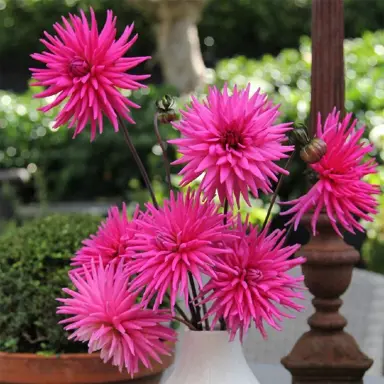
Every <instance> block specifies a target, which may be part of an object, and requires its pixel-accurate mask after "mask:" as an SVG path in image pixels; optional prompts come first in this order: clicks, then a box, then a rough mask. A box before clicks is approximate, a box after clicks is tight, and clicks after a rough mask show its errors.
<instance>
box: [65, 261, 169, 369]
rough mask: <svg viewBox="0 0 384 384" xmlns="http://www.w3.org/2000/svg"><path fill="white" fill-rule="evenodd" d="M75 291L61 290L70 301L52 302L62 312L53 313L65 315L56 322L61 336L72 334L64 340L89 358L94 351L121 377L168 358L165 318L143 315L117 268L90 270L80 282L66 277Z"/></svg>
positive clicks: (160, 312) (151, 313) (157, 314)
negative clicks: (84, 348) (79, 345)
mask: <svg viewBox="0 0 384 384" xmlns="http://www.w3.org/2000/svg"><path fill="white" fill-rule="evenodd" d="M70 277H71V280H72V282H73V284H74V286H75V287H76V291H73V290H71V289H68V288H64V289H63V291H64V292H65V293H67V294H68V295H69V296H71V297H70V298H65V299H57V300H58V301H60V302H61V303H63V305H62V306H59V307H58V310H57V313H58V314H63V315H69V316H70V317H68V318H66V319H64V320H61V321H60V324H66V326H65V328H64V329H65V330H67V331H74V332H73V333H72V334H71V335H70V336H69V339H74V340H76V341H82V342H88V347H89V353H92V352H95V351H100V357H101V358H102V359H103V360H104V363H106V362H107V361H109V360H112V364H113V365H115V366H117V367H119V370H120V371H122V369H123V367H125V368H126V369H127V370H128V372H129V373H131V374H134V373H136V372H137V371H138V370H139V363H140V362H142V363H143V364H144V366H146V367H151V361H150V359H151V358H152V359H154V360H156V361H158V362H161V359H160V355H169V354H170V347H169V345H167V343H165V342H166V341H175V340H176V333H175V331H174V330H172V329H170V328H168V327H167V326H165V325H162V323H163V322H166V323H169V322H170V320H171V316H170V313H169V312H166V311H164V310H157V311H155V310H151V309H144V308H143V307H142V306H141V305H140V304H137V303H136V299H137V295H136V294H132V293H129V292H128V287H127V283H128V280H127V277H126V274H125V273H124V271H123V263H119V264H118V265H112V264H109V265H107V266H106V267H105V268H104V267H103V265H102V264H101V263H100V264H99V266H98V267H96V266H95V264H94V263H93V264H92V268H91V271H88V270H85V276H80V275H78V274H76V273H74V274H71V275H70Z"/></svg>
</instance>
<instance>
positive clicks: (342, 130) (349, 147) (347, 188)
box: [282, 109, 380, 236]
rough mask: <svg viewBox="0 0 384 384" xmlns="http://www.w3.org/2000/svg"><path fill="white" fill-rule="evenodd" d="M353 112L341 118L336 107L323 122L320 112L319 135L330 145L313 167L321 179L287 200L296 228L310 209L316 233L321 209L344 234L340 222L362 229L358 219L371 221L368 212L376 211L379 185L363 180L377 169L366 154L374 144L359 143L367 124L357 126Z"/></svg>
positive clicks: (287, 212)
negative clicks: (366, 158)
mask: <svg viewBox="0 0 384 384" xmlns="http://www.w3.org/2000/svg"><path fill="white" fill-rule="evenodd" d="M351 118H352V113H349V114H347V116H346V117H345V118H344V119H342V120H341V121H340V112H337V111H336V109H334V110H333V112H332V113H330V114H329V115H328V117H327V119H326V121H325V123H324V125H322V124H321V116H320V114H319V115H318V121H317V131H316V136H317V137H319V138H321V139H323V140H324V141H325V143H326V144H327V148H328V149H327V153H326V154H325V155H324V156H323V157H322V159H321V160H320V161H319V162H318V163H315V164H310V167H311V168H312V169H313V170H314V171H315V172H316V173H317V175H318V177H319V180H318V181H317V182H316V184H315V185H313V186H312V187H311V189H310V190H309V191H308V193H307V194H305V195H303V196H301V197H300V198H298V199H296V200H292V201H288V202H286V204H292V205H293V206H292V207H291V208H290V209H288V210H287V211H285V212H283V213H282V215H289V214H293V217H292V219H291V220H290V221H289V223H294V229H295V230H296V229H297V227H298V225H299V223H300V220H301V218H302V217H303V215H304V213H306V212H308V211H311V210H312V209H313V208H314V210H313V213H312V220H311V226H312V231H313V234H314V235H315V234H316V223H317V220H318V218H319V215H320V212H321V211H322V210H325V212H326V213H327V215H328V217H329V219H330V222H331V224H332V227H333V228H334V230H335V231H336V232H337V233H338V234H339V235H340V236H341V232H340V229H339V227H338V225H341V226H342V227H343V228H344V229H346V230H347V231H348V232H351V233H355V232H354V229H357V230H359V231H363V230H364V229H363V227H362V226H361V224H360V223H359V222H358V221H357V220H358V219H359V218H361V219H364V220H368V221H372V220H373V219H372V217H371V216H370V215H369V214H374V213H377V210H376V206H377V204H378V202H377V200H376V199H375V198H374V196H373V195H375V194H378V193H380V188H379V186H378V185H371V184H369V183H368V182H366V181H364V180H362V179H363V177H364V176H366V175H369V174H371V173H375V172H376V162H375V160H374V159H370V160H368V161H366V160H365V159H364V156H365V155H367V153H368V152H370V151H371V150H372V145H366V144H363V143H360V142H359V140H360V139H361V137H362V136H363V134H364V127H362V128H359V129H356V124H357V120H354V121H353V122H352V123H351V124H350V121H351Z"/></svg>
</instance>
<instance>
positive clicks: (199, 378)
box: [165, 330, 260, 384]
mask: <svg viewBox="0 0 384 384" xmlns="http://www.w3.org/2000/svg"><path fill="white" fill-rule="evenodd" d="M240 383H241V384H260V383H259V381H258V380H257V379H256V377H255V376H254V374H253V372H252V370H251V368H250V367H249V366H248V363H247V361H246V360H245V356H244V354H243V349H242V346H241V343H240V341H239V340H238V338H236V339H235V340H234V341H232V342H230V341H229V336H228V333H227V332H225V331H190V330H186V331H185V332H184V335H183V338H182V340H181V345H180V351H179V352H178V354H177V355H176V362H175V366H174V370H173V372H172V374H171V376H170V377H169V378H168V380H166V381H165V384H240Z"/></svg>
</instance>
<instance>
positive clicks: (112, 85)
mask: <svg viewBox="0 0 384 384" xmlns="http://www.w3.org/2000/svg"><path fill="white" fill-rule="evenodd" d="M69 19H70V20H69V21H68V20H67V19H65V18H64V17H63V18H62V21H63V25H60V24H59V23H56V24H54V26H53V27H54V29H55V31H56V33H57V36H55V37H53V36H51V35H50V34H48V33H47V32H44V35H45V39H42V40H41V42H42V43H43V44H44V45H45V46H46V47H47V49H48V51H45V52H43V53H42V54H40V53H35V54H33V55H32V57H33V58H34V59H36V60H38V61H40V62H42V63H44V64H45V65H46V68H43V69H41V68H31V71H32V72H33V78H34V79H35V80H37V81H36V82H35V83H34V85H37V86H44V87H47V89H46V90H45V91H43V92H41V93H39V94H37V95H36V96H35V97H38V98H42V97H48V96H56V98H55V100H54V101H52V102H51V103H49V104H48V105H47V106H45V107H43V108H41V110H42V111H43V112H47V111H49V110H50V109H52V108H53V107H55V106H57V105H59V104H61V103H63V102H65V105H64V107H63V108H62V109H61V111H60V113H59V114H58V116H57V118H56V122H55V125H54V127H55V128H58V127H60V126H61V125H63V124H66V123H69V125H68V127H69V128H72V127H73V126H76V128H75V133H74V136H76V135H78V134H79V133H80V132H82V131H83V129H84V128H85V126H86V125H87V123H90V125H91V140H93V139H94V138H95V136H96V130H97V127H98V129H99V133H102V131H103V116H104V115H105V116H107V118H108V119H109V120H110V121H111V123H112V125H113V127H114V129H115V131H118V115H120V116H122V117H123V118H125V119H127V120H128V121H129V122H131V123H134V121H133V120H132V118H131V117H130V115H129V112H130V110H129V107H132V108H139V106H138V105H137V104H135V103H133V102H132V101H130V100H129V99H127V98H126V97H125V96H123V95H122V94H121V92H120V89H128V90H136V89H139V88H141V87H143V85H142V84H141V83H139V82H138V81H140V80H144V79H147V78H148V77H149V75H132V74H128V73H126V71H128V70H130V69H132V68H134V67H136V66H137V65H138V64H140V63H142V62H143V61H145V60H148V59H149V57H123V56H124V55H125V53H126V52H127V51H128V50H129V49H130V48H131V47H132V45H133V44H134V43H135V41H136V40H137V35H135V36H134V37H133V38H132V39H131V40H129V37H130V36H131V34H132V31H133V24H132V25H131V26H129V27H127V28H126V29H125V31H124V33H123V34H122V35H121V37H120V38H119V39H118V40H116V17H115V16H113V13H112V11H107V19H106V22H105V25H104V27H103V29H102V31H101V32H100V33H99V32H98V27H97V22H96V18H95V13H94V11H93V9H92V8H91V23H90V25H89V23H88V21H87V18H86V16H85V14H84V12H83V11H81V17H79V16H73V15H71V14H70V15H69Z"/></svg>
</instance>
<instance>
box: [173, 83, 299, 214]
mask: <svg viewBox="0 0 384 384" xmlns="http://www.w3.org/2000/svg"><path fill="white" fill-rule="evenodd" d="M278 108H279V106H273V105H272V103H271V102H268V101H267V96H266V95H263V94H261V93H260V91H259V90H258V91H257V92H256V93H254V94H253V95H250V85H248V87H247V88H246V89H245V90H240V91H239V90H238V89H237V87H236V86H235V88H234V90H233V94H232V95H229V94H228V88H227V85H225V86H224V90H223V93H220V91H219V90H218V89H217V88H216V87H211V88H210V89H209V91H208V97H207V100H206V101H203V102H200V101H198V100H197V99H196V98H194V97H192V104H191V106H190V107H187V110H186V111H182V112H181V113H182V119H181V121H179V122H174V123H172V124H173V126H174V127H175V128H176V129H178V130H179V131H180V132H181V138H179V139H174V140H170V141H169V142H170V143H173V144H176V145H177V147H178V150H179V151H180V153H181V154H182V155H183V156H182V157H181V158H180V159H179V160H176V161H175V162H174V163H173V164H186V165H185V167H184V168H183V169H182V170H181V172H180V174H182V175H183V179H182V182H181V185H182V186H184V185H187V184H189V183H190V182H192V181H193V180H195V179H196V178H197V177H199V176H200V175H202V174H204V178H203V181H202V184H201V185H202V188H203V189H204V192H205V194H206V196H207V197H208V199H210V200H211V199H213V197H214V196H215V194H216V192H217V193H218V195H219V198H220V201H221V202H222V203H223V202H224V200H225V199H227V200H228V202H229V204H230V205H231V206H233V204H234V202H233V196H235V198H236V201H237V204H239V200H240V196H241V195H242V196H243V197H244V199H245V201H246V202H247V203H248V204H249V205H250V201H249V197H248V190H250V191H251V192H252V193H253V195H254V196H258V190H259V189H260V190H261V191H263V192H264V193H271V192H272V190H271V180H273V181H277V180H278V177H277V176H278V174H279V173H283V174H288V172H287V171H285V170H284V169H283V168H281V167H279V166H278V165H277V164H276V163H275V162H276V161H278V160H281V159H283V158H286V157H288V155H287V152H290V151H292V150H293V147H292V146H286V145H283V142H284V141H285V140H286V135H285V133H286V132H287V131H289V130H291V123H286V124H275V122H276V119H277V117H278V116H279V112H278Z"/></svg>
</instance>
